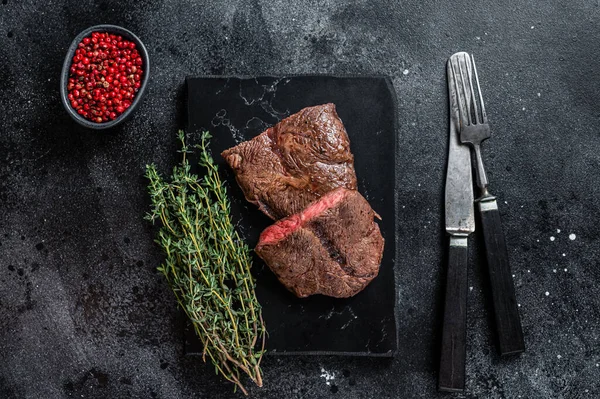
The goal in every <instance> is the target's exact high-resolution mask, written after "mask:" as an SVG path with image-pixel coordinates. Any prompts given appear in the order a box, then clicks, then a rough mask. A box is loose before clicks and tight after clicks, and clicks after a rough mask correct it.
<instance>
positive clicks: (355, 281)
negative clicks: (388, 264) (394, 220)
mask: <svg viewBox="0 0 600 399" xmlns="http://www.w3.org/2000/svg"><path fill="white" fill-rule="evenodd" d="M375 216H376V214H375V212H374V211H373V209H371V207H370V205H369V203H368V202H367V200H365V199H364V197H363V196H362V195H360V194H359V193H358V192H357V191H355V190H347V189H344V188H338V189H336V190H333V191H332V192H330V193H328V194H326V195H324V196H323V197H321V198H320V199H319V200H317V201H315V202H313V203H312V204H311V205H309V206H308V207H307V208H306V209H305V210H304V211H302V212H300V213H298V214H295V215H292V216H290V217H288V218H285V219H282V220H280V221H278V222H276V223H275V224H274V225H272V226H270V227H269V228H267V229H265V230H264V231H263V233H262V234H261V237H260V240H259V242H258V245H257V246H256V249H255V251H256V253H257V254H258V255H259V256H260V257H261V258H262V259H263V260H264V261H265V262H266V264H267V265H268V266H269V268H270V269H271V270H272V271H273V272H274V273H275V275H276V276H277V278H278V279H279V281H280V282H281V283H282V284H284V285H285V286H286V287H287V288H288V289H289V290H290V291H292V292H293V293H294V294H296V295H297V296H299V297H306V296H309V295H313V294H323V295H328V296H332V297H337V298H346V297H350V296H353V295H355V294H357V293H358V292H360V291H361V290H363V289H364V288H365V286H366V285H367V284H369V282H371V280H373V278H375V277H376V276H377V274H378V272H379V264H380V263H381V257H382V254H383V245H384V240H383V237H382V236H381V232H380V231H379V226H378V225H377V224H376V223H375V222H374V220H373V219H374V217H375Z"/></svg>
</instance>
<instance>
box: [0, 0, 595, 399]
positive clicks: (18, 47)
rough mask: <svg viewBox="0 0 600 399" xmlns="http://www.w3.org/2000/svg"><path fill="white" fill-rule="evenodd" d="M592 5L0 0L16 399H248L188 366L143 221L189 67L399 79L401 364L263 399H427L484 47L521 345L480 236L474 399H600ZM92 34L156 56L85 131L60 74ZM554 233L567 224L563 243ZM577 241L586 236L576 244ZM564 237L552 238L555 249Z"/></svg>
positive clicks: (3, 178)
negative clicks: (114, 35)
mask: <svg viewBox="0 0 600 399" xmlns="http://www.w3.org/2000/svg"><path fill="white" fill-rule="evenodd" d="M599 17H600V7H599V6H598V3H597V2H595V1H582V0H575V1H569V2H566V1H549V2H539V1H533V0H526V1H521V2H514V3H510V4H509V3H508V2H496V1H489V0H484V1H479V2H471V1H465V0H457V1H453V2H437V1H431V0H424V1H422V0H418V1H417V0H408V1H397V2H391V1H381V0H373V1H369V2H367V1H361V2H352V3H350V2H346V1H341V0H331V1H326V2H320V3H316V2H309V1H297V2H294V3H293V4H291V2H284V1H280V0H271V1H251V0H242V1H237V2H234V1H230V0H224V1H220V2H214V3H208V2H192V1H182V2H168V1H149V0H140V1H136V2H121V1H116V0H112V1H109V0H104V1H87V0H79V1H73V0H63V1H61V0H54V1H27V0H2V2H0V49H2V56H1V57H0V90H1V92H0V106H1V108H0V109H2V118H0V204H1V206H0V244H1V246H0V270H1V272H2V273H1V274H0V397H3V398H11V399H12V398H68V397H77V398H81V397H82V396H83V397H85V398H126V397H140V398H153V397H154V398H181V397H184V398H235V397H239V393H238V394H234V393H233V392H232V389H231V386H230V385H228V384H226V383H224V382H223V381H222V379H220V378H219V377H217V376H215V374H214V370H213V369H212V368H211V367H210V366H208V365H204V364H203V363H202V361H201V359H199V358H198V357H185V356H183V344H182V341H183V340H182V332H181V330H180V329H179V328H178V323H181V322H182V320H180V319H179V316H178V312H177V309H176V307H175V304H174V303H173V301H172V300H171V293H170V292H169V291H168V289H167V287H166V286H165V284H164V281H163V280H162V277H161V276H160V275H158V274H157V273H156V272H155V267H156V265H157V264H158V262H159V260H160V259H161V257H160V253H159V252H158V250H157V249H156V248H155V246H154V245H153V243H152V238H151V237H152V232H153V230H152V228H151V227H150V226H148V225H147V224H146V223H145V222H144V221H143V220H142V216H143V214H144V212H145V210H146V209H147V208H148V205H149V204H148V199H147V197H146V193H145V190H144V186H145V184H146V183H145V181H144V179H143V178H142V173H143V169H144V165H145V164H146V163H147V162H148V161H151V160H152V161H155V162H156V163H157V164H158V166H159V167H160V168H161V170H167V169H168V168H169V167H170V166H171V165H173V163H174V162H175V159H176V156H177V154H176V152H175V149H176V148H177V146H176V142H175V138H174V134H173V133H174V132H175V130H176V129H177V128H179V127H182V126H184V124H185V121H184V119H183V116H184V114H185V113H184V110H183V107H184V104H183V101H182V98H183V90H184V79H185V77H186V76H201V75H208V74H224V75H289V74H307V73H308V74H313V73H332V74H353V75H356V74H364V75H374V74H383V75H388V76H390V77H391V78H392V81H393V84H394V88H395V90H396V93H397V97H398V110H397V111H398V124H399V126H400V129H399V136H398V147H399V150H400V152H401V153H402V154H405V156H401V157H398V159H397V163H396V172H397V182H396V183H397V185H398V186H402V187H404V190H405V195H404V196H403V197H401V198H398V211H399V214H398V231H397V234H398V241H397V253H396V259H397V262H396V276H397V280H396V287H397V293H398V295H397V300H398V303H397V309H398V319H399V325H398V335H399V343H400V346H399V351H398V356H396V357H395V358H394V359H393V360H392V359H369V358H338V357H329V356H323V357H266V358H265V361H264V363H263V365H264V373H265V375H264V381H265V386H264V387H263V388H257V387H249V388H250V391H251V395H252V397H256V398H282V397H290V398H307V399H311V398H330V397H343V398H396V397H407V398H432V397H438V396H439V397H443V396H447V395H442V394H437V393H436V389H435V388H436V387H435V383H436V377H437V371H436V370H437V361H438V352H439V340H440V316H441V310H442V308H441V306H442V303H441V299H442V297H443V292H442V287H443V284H444V265H445V260H446V259H445V256H446V255H445V247H446V239H445V235H444V229H443V228H444V226H443V218H442V209H443V208H442V199H443V194H442V193H443V181H444V172H445V159H446V151H447V134H448V131H447V129H448V112H447V100H446V87H445V73H444V71H445V62H446V60H447V58H448V57H449V56H450V55H451V54H452V53H454V52H456V51H460V50H464V51H469V52H472V53H473V54H474V55H475V58H476V60H477V62H478V64H477V65H478V69H479V72H480V80H481V84H482V89H483V90H484V93H485V95H486V105H487V110H488V115H489V118H490V122H491V125H492V134H493V136H492V139H491V140H490V141H489V142H486V143H485V144H484V149H483V151H484V156H485V160H486V166H487V169H488V173H489V177H490V180H491V182H492V186H491V188H492V190H493V192H495V193H496V194H497V195H498V196H499V198H500V208H501V213H502V217H503V222H504V229H505V231H506V233H507V243H508V246H509V251H510V253H509V256H510V261H511V266H512V268H513V274H514V275H515V285H516V291H517V298H518V301H519V303H520V305H521V306H520V308H519V309H520V311H521V315H522V319H523V328H524V333H525V341H526V342H525V343H526V345H527V351H526V352H525V353H524V354H522V355H521V356H520V357H517V358H507V359H500V358H499V357H498V355H497V354H496V351H495V348H494V345H495V337H494V335H493V325H492V320H493V318H492V317H491V313H490V302H491V301H490V298H489V294H488V289H487V288H488V286H487V282H486V281H487V276H486V274H485V267H484V266H485V265H484V263H483V262H484V259H485V258H484V256H483V253H482V252H481V248H482V244H483V243H482V241H481V239H480V235H479V234H476V239H475V240H473V244H474V245H473V246H474V249H473V250H472V251H471V265H472V267H471V273H470V283H469V286H472V287H473V290H470V291H469V310H468V315H467V316H468V333H467V334H468V336H467V342H468V347H467V350H468V357H467V389H468V392H467V393H465V394H462V395H455V396H453V397H468V398H519V397H521V398H555V397H556V398H561V397H562V398H597V397H599V396H600V384H599V381H600V349H599V346H598V343H599V336H600V300H599V299H598V298H599V297H600V288H599V287H600V284H599V280H600V268H599V267H598V266H599V263H600V245H599V244H600V242H599V241H600V240H599V234H598V224H599V223H598V221H599V218H600V206H599V205H598V198H600V192H599V187H600V173H598V170H599V166H600V134H599V133H598V129H599V128H598V126H599V124H600V112H599V108H598V104H600V77H599V76H598V72H597V69H598V61H599V59H600V55H599V53H598V50H597V47H598V46H597V44H598V43H599V42H600V31H599V27H598V18H599ZM98 23H113V24H117V25H122V26H124V27H126V28H128V29H130V30H131V31H133V32H135V33H136V34H137V35H139V37H140V39H141V40H143V41H144V43H145V44H146V46H147V47H148V50H149V52H150V57H151V58H152V62H153V68H152V81H151V85H150V86H149V87H148V93H147V97H146V98H145V99H144V101H143V103H142V104H140V108H139V109H138V110H137V111H136V113H135V114H134V115H133V116H132V118H131V120H129V121H128V122H127V123H125V124H124V125H122V126H120V127H118V128H117V129H115V130H114V131H111V132H90V131H86V130H84V129H83V128H80V127H79V126H77V125H75V123H74V122H73V121H72V120H71V119H70V118H69V116H68V115H67V114H66V113H65V112H64V110H63V109H62V108H61V107H62V105H61V103H60V99H59V90H58V79H59V76H60V69H61V62H62V59H63V57H64V52H65V51H66V49H67V47H68V45H69V43H70V41H71V39H72V37H73V36H74V35H76V34H77V32H79V31H81V30H83V29H84V28H85V27H87V26H90V25H93V24H98ZM559 230H560V232H559ZM571 234H573V235H574V236H571V237H574V239H573V240H571V239H570V238H569V236H570V235H571ZM551 237H554V239H553V240H552V239H551Z"/></svg>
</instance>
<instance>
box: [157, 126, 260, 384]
mask: <svg viewBox="0 0 600 399" xmlns="http://www.w3.org/2000/svg"><path fill="white" fill-rule="evenodd" d="M178 137H179V140H180V141H181V145H182V149H181V153H182V161H181V164H180V165H178V166H175V167H174V168H173V174H172V176H171V182H166V181H165V180H164V179H163V178H162V177H161V176H160V175H159V174H158V172H157V171H156V167H155V166H154V165H148V166H146V177H147V178H148V179H149V180H150V184H149V185H148V191H149V193H150V197H151V199H152V211H151V212H150V213H149V214H148V215H147V216H146V219H148V220H150V221H152V222H153V223H154V222H155V221H156V220H157V219H158V220H160V221H161V223H162V227H161V228H160V231H159V233H158V239H157V240H156V242H157V243H158V244H159V245H160V246H161V248H162V249H163V251H164V252H165V255H166V259H165V263H164V264H163V265H161V266H160V267H159V268H158V270H159V271H160V272H162V273H163V274H164V276H165V277H166V279H167V281H168V283H169V285H170V287H171V288H172V290H173V292H174V293H175V297H176V298H177V301H178V302H179V305H180V306H181V308H182V309H183V310H184V311H185V313H186V314H187V316H188V317H189V318H190V320H191V321H192V324H193V327H194V330H195V332H196V334H197V335H198V337H200V340H201V341H202V344H203V346H204V350H203V359H204V361H206V357H207V356H208V357H209V358H210V360H211V361H212V363H213V364H214V365H215V368H216V372H217V374H218V373H221V374H222V375H223V376H224V377H225V378H226V379H228V380H229V381H231V382H233V383H234V384H236V387H239V388H240V389H241V390H242V391H243V392H244V393H245V394H247V391H246V389H245V388H244V386H243V384H242V382H241V376H242V375H243V374H247V375H248V376H250V378H251V379H252V380H253V381H254V382H255V383H256V384H257V385H258V386H262V378H261V370H260V361H261V359H262V356H263V353H264V346H265V334H266V331H265V326H264V323H263V319H262V314H261V307H260V304H259V303H258V300H257V299H256V295H255V281H254V279H253V278H252V276H251V274H250V268H251V266H252V261H251V257H250V249H249V248H248V246H247V245H246V244H245V243H244V242H243V240H242V239H241V238H240V237H239V235H238V233H237V232H236V231H235V230H234V228H233V225H232V223H231V216H230V205H229V200H228V198H227V193H226V189H225V186H224V185H223V183H222V181H221V179H220V177H219V174H218V170H217V166H216V165H215V163H214V161H213V159H212V156H211V154H210V151H209V150H208V148H207V146H208V142H209V140H210V138H211V136H210V134H209V133H208V132H204V133H202V140H201V144H199V145H197V146H196V148H197V149H198V150H199V165H200V166H201V167H202V168H203V169H205V170H206V174H205V175H204V176H203V177H201V178H200V177H199V176H198V175H195V174H193V173H192V172H191V165H190V162H189V160H188V157H187V154H189V153H190V152H191V151H190V149H189V147H188V145H187V144H186V137H185V134H184V132H183V131H181V130H180V131H179V134H178Z"/></svg>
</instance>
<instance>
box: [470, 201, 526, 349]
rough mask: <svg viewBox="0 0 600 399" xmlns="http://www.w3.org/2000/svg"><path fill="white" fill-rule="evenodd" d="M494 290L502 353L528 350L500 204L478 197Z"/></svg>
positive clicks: (493, 298)
mask: <svg viewBox="0 0 600 399" xmlns="http://www.w3.org/2000/svg"><path fill="white" fill-rule="evenodd" d="M478 203H479V212H480V214H481V225H482V230H483V238H484V241H485V249H486V255H487V263H488V270H489V275H490V283H491V289H492V301H493V303H494V313H495V319H496V330H497V332H498V340H499V350H500V355H502V356H504V355H511V354H515V353H520V352H523V351H525V342H524V340H523V330H522V327H521V318H520V316H519V310H518V307H517V299H516V296H515V286H514V282H513V278H512V274H511V272H510V265H509V263H508V250H507V249H506V241H505V239H504V233H503V232H502V222H501V220H500V212H499V211H498V203H497V202H496V198H495V197H493V196H491V195H490V196H487V197H483V198H481V199H479V200H478Z"/></svg>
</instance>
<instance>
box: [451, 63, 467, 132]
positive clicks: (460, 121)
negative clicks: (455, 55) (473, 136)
mask: <svg viewBox="0 0 600 399" xmlns="http://www.w3.org/2000/svg"><path fill="white" fill-rule="evenodd" d="M450 67H451V69H452V78H454V89H455V90H456V100H457V101H458V119H459V123H460V125H462V124H463V121H464V119H465V118H464V116H463V103H462V100H461V99H460V90H459V87H458V81H457V79H456V70H455V68H454V62H452V60H450Z"/></svg>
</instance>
